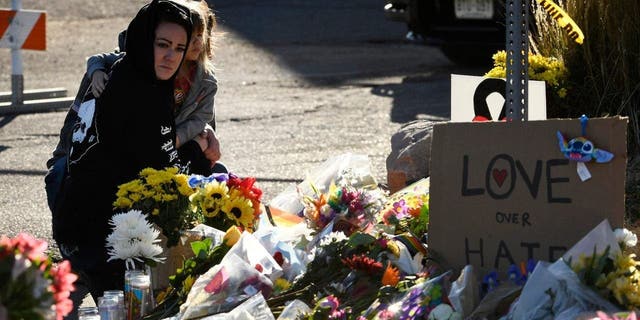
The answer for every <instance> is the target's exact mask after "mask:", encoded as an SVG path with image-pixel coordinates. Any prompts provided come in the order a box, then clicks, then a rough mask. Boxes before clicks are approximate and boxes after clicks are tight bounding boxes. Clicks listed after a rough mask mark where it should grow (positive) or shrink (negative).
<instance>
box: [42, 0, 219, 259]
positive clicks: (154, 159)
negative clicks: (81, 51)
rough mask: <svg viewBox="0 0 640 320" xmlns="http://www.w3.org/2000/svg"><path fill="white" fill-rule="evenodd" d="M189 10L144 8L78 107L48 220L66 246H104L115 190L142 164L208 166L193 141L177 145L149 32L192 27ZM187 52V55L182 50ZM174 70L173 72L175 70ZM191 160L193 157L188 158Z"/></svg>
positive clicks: (167, 83)
mask: <svg viewBox="0 0 640 320" xmlns="http://www.w3.org/2000/svg"><path fill="white" fill-rule="evenodd" d="M189 17H190V15H189V10H188V9H187V8H185V7H183V6H181V5H178V4H176V3H174V2H170V1H167V0H154V1H152V2H151V3H150V4H148V5H146V6H144V7H143V8H142V9H140V11H139V12H138V14H137V15H136V17H135V18H134V19H133V20H132V21H131V23H130V24H129V27H128V29H127V36H126V55H125V56H124V58H122V59H121V60H120V61H119V62H118V63H117V64H116V65H114V67H113V71H112V74H111V78H110V80H109V82H108V83H107V86H106V88H105V90H104V92H103V93H102V95H101V96H100V98H98V99H93V97H92V96H91V94H90V90H89V96H88V97H86V98H85V99H84V100H85V102H83V103H82V104H81V106H80V109H79V111H78V116H79V118H80V121H79V122H78V124H77V125H76V127H75V129H74V132H73V139H72V140H73V144H72V149H71V154H70V157H69V163H68V169H69V176H68V177H67V179H66V180H65V187H64V191H63V194H62V197H61V199H60V201H59V204H58V208H56V210H54V211H56V212H54V217H53V235H54V239H56V241H58V242H61V243H66V244H78V243H79V242H83V243H95V244H97V245H102V246H104V241H105V238H106V236H107V234H108V233H109V231H110V230H109V226H108V223H107V222H108V219H109V218H110V217H111V216H112V215H113V211H112V203H113V201H114V200H115V198H116V196H115V194H116V191H117V187H118V186H119V185H120V184H122V183H125V182H128V181H131V180H133V179H135V178H136V177H137V174H138V173H139V172H140V171H141V170H142V169H144V168H146V167H152V168H156V169H163V168H165V167H169V166H182V167H183V168H187V169H188V167H189V165H193V164H194V163H180V158H181V157H183V158H188V159H192V160H193V161H192V162H198V161H196V160H199V165H202V164H204V163H206V164H207V165H208V160H206V158H204V155H203V154H202V152H201V150H200V148H199V146H198V144H197V143H196V142H194V141H190V142H189V143H185V144H184V146H183V147H182V148H181V149H180V153H179V152H178V150H176V148H175V128H174V117H173V113H172V110H173V103H174V98H173V83H174V78H175V76H176V74H174V75H173V76H172V77H171V78H170V79H168V80H158V79H157V78H156V76H155V71H154V61H153V60H154V54H153V50H154V47H153V46H154V41H155V29H156V27H157V25H158V24H159V22H161V21H164V22H174V23H177V24H179V25H181V26H183V27H184V28H185V30H186V31H187V44H188V43H189V39H190V34H191V30H192V25H191V20H190V18H189ZM185 52H186V51H185ZM176 73H177V72H176ZM194 159H195V160H194Z"/></svg>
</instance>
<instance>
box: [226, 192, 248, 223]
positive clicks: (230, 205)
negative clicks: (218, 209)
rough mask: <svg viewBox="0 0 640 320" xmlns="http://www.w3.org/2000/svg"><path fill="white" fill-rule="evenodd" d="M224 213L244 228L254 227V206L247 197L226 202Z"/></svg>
mask: <svg viewBox="0 0 640 320" xmlns="http://www.w3.org/2000/svg"><path fill="white" fill-rule="evenodd" d="M222 211H224V212H225V213H226V214H227V217H228V218H229V219H231V220H232V221H235V222H236V224H237V225H241V226H243V227H252V226H253V219H254V217H253V205H252V204H251V201H249V200H248V199H246V198H245V197H234V198H230V199H229V200H227V201H225V203H224V205H223V206H222Z"/></svg>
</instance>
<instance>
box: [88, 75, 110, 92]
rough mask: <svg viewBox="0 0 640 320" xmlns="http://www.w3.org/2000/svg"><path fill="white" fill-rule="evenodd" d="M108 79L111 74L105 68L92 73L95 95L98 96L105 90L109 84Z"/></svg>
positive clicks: (92, 86)
mask: <svg viewBox="0 0 640 320" xmlns="http://www.w3.org/2000/svg"><path fill="white" fill-rule="evenodd" d="M107 81H109V75H108V74H107V73H106V72H104V71H103V70H96V71H94V72H93V74H92V75H91V92H93V96H94V97H96V98H98V97H100V95H101V94H102V91H104V88H105V87H106V86H107Z"/></svg>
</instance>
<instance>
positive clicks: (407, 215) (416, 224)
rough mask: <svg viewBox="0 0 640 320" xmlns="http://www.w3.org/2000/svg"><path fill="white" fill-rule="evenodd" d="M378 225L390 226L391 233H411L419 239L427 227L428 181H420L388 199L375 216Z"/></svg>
mask: <svg viewBox="0 0 640 320" xmlns="http://www.w3.org/2000/svg"><path fill="white" fill-rule="evenodd" d="M377 221H378V223H382V224H384V225H386V226H392V227H393V228H394V230H393V232H395V233H398V234H399V233H403V232H407V231H408V232H411V233H412V234H414V235H416V236H418V237H421V236H422V235H424V234H426V233H427V227H428V225H429V179H428V178H426V179H422V180H420V181H418V182H415V183H413V184H411V185H409V186H407V187H405V188H404V189H402V190H400V191H398V192H396V193H394V194H393V195H391V196H390V197H389V200H388V201H387V203H386V205H385V207H384V208H383V209H382V210H381V211H380V212H379V214H378V215H377Z"/></svg>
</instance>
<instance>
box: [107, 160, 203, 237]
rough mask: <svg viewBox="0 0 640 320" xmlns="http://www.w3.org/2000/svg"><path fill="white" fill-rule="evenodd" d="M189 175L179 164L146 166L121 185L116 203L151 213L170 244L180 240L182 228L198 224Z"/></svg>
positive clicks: (116, 205)
mask: <svg viewBox="0 0 640 320" xmlns="http://www.w3.org/2000/svg"><path fill="white" fill-rule="evenodd" d="M194 192H195V191H194V190H193V189H192V188H191V187H189V184H188V177H187V176H186V175H184V174H178V168H166V169H164V170H155V169H152V168H146V169H143V170H142V171H141V172H140V174H139V178H138V179H135V180H133V181H130V182H127V183H125V184H122V185H120V186H119V189H118V192H117V193H116V195H117V197H118V198H117V199H116V201H115V202H114V203H113V205H114V207H116V208H118V209H136V210H140V211H142V212H143V213H145V214H147V215H149V220H150V221H151V222H152V223H155V224H156V225H157V226H158V227H160V228H161V229H162V233H163V234H164V235H165V236H166V237H167V246H168V247H171V246H174V245H176V244H177V243H178V238H179V237H180V232H181V231H182V230H188V229H190V228H191V227H193V226H195V225H196V224H197V223H198V222H199V220H200V218H199V217H198V215H197V214H194V212H193V211H191V210H190V209H189V196H191V195H192V194H193V193H194Z"/></svg>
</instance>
